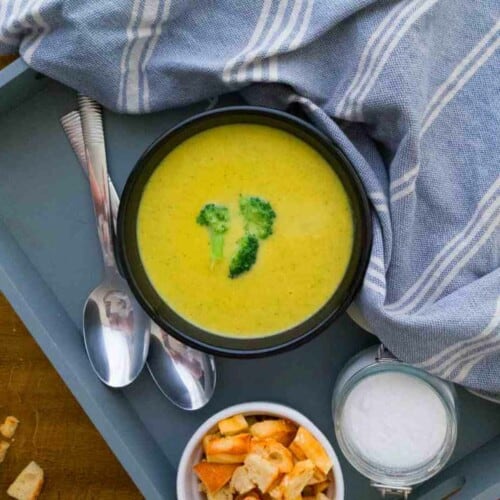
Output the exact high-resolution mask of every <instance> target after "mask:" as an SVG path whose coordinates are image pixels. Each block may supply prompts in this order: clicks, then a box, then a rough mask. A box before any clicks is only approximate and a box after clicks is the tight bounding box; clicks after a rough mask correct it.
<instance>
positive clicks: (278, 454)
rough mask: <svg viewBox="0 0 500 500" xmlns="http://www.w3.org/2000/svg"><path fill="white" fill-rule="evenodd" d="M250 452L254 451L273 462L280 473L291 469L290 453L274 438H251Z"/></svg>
mask: <svg viewBox="0 0 500 500" xmlns="http://www.w3.org/2000/svg"><path fill="white" fill-rule="evenodd" d="M250 453H256V454H257V455H260V456H261V457H262V458H265V459H266V460H267V461H269V462H271V463H273V464H274V465H276V466H277V467H278V469H279V471H280V472H281V473H282V474H286V473H287V472H290V471H291V470H292V469H293V459H292V454H291V453H290V451H289V450H287V449H286V448H285V447H284V446H283V445H282V444H280V443H278V442H277V441H275V440H274V439H269V438H267V439H256V438H253V439H252V441H251V443H250Z"/></svg>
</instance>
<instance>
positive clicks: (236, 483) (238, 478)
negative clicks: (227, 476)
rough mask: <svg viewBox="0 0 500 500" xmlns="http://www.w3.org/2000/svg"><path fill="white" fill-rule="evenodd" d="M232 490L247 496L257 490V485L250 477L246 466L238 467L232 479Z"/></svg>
mask: <svg viewBox="0 0 500 500" xmlns="http://www.w3.org/2000/svg"><path fill="white" fill-rule="evenodd" d="M231 488H232V489H233V490H235V491H237V492H238V493H240V494H241V495H245V493H248V492H249V491H251V490H253V489H254V488H255V483H254V482H253V481H252V480H251V479H250V476H249V475H248V469H247V468H246V467H245V466H240V467H238V468H237V469H236V470H235V471H234V473H233V477H232V478H231Z"/></svg>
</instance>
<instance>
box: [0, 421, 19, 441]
mask: <svg viewBox="0 0 500 500" xmlns="http://www.w3.org/2000/svg"><path fill="white" fill-rule="evenodd" d="M18 425H19V420H18V419H17V418H16V417H13V416H10V417H7V418H6V419H5V421H4V423H3V424H2V425H0V434H2V436H3V437H6V438H8V439H11V438H12V437H13V436H14V434H15V433H16V429H17V426H18Z"/></svg>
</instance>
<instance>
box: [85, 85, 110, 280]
mask: <svg viewBox="0 0 500 500" xmlns="http://www.w3.org/2000/svg"><path fill="white" fill-rule="evenodd" d="M78 106H79V110H80V115H81V118H82V129H83V137H84V142H85V153H86V157H87V167H88V174H89V184H90V192H91V194H92V200H93V202H94V212H95V216H96V222H97V233H98V235H99V240H100V242H101V249H102V254H103V258H104V267H105V270H106V272H107V273H110V272H111V273H117V272H118V271H117V267H116V260H115V255H114V251H113V243H112V242H113V239H112V238H113V237H112V235H113V224H112V220H111V206H110V201H109V185H108V166H107V162H106V149H105V146H104V129H103V125H102V110H101V107H100V106H99V104H98V103H97V102H96V101H94V100H93V99H91V98H90V97H86V96H84V95H81V94H80V95H79V96H78Z"/></svg>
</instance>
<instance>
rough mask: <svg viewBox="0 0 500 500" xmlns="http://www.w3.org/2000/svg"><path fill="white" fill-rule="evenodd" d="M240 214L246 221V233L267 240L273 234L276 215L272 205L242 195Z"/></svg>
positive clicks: (255, 197)
mask: <svg viewBox="0 0 500 500" xmlns="http://www.w3.org/2000/svg"><path fill="white" fill-rule="evenodd" d="M240 212H241V214H242V215H243V218H244V219H245V231H246V232H247V233H250V234H254V235H255V236H257V237H258V238H260V239H261V240H265V239H266V238H267V237H268V236H270V235H271V234H273V224H274V219H275V218H276V213H275V212H274V210H273V207H272V206H271V204H270V203H269V202H268V201H266V200H263V199H262V198H258V197H257V196H242V195H240Z"/></svg>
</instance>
